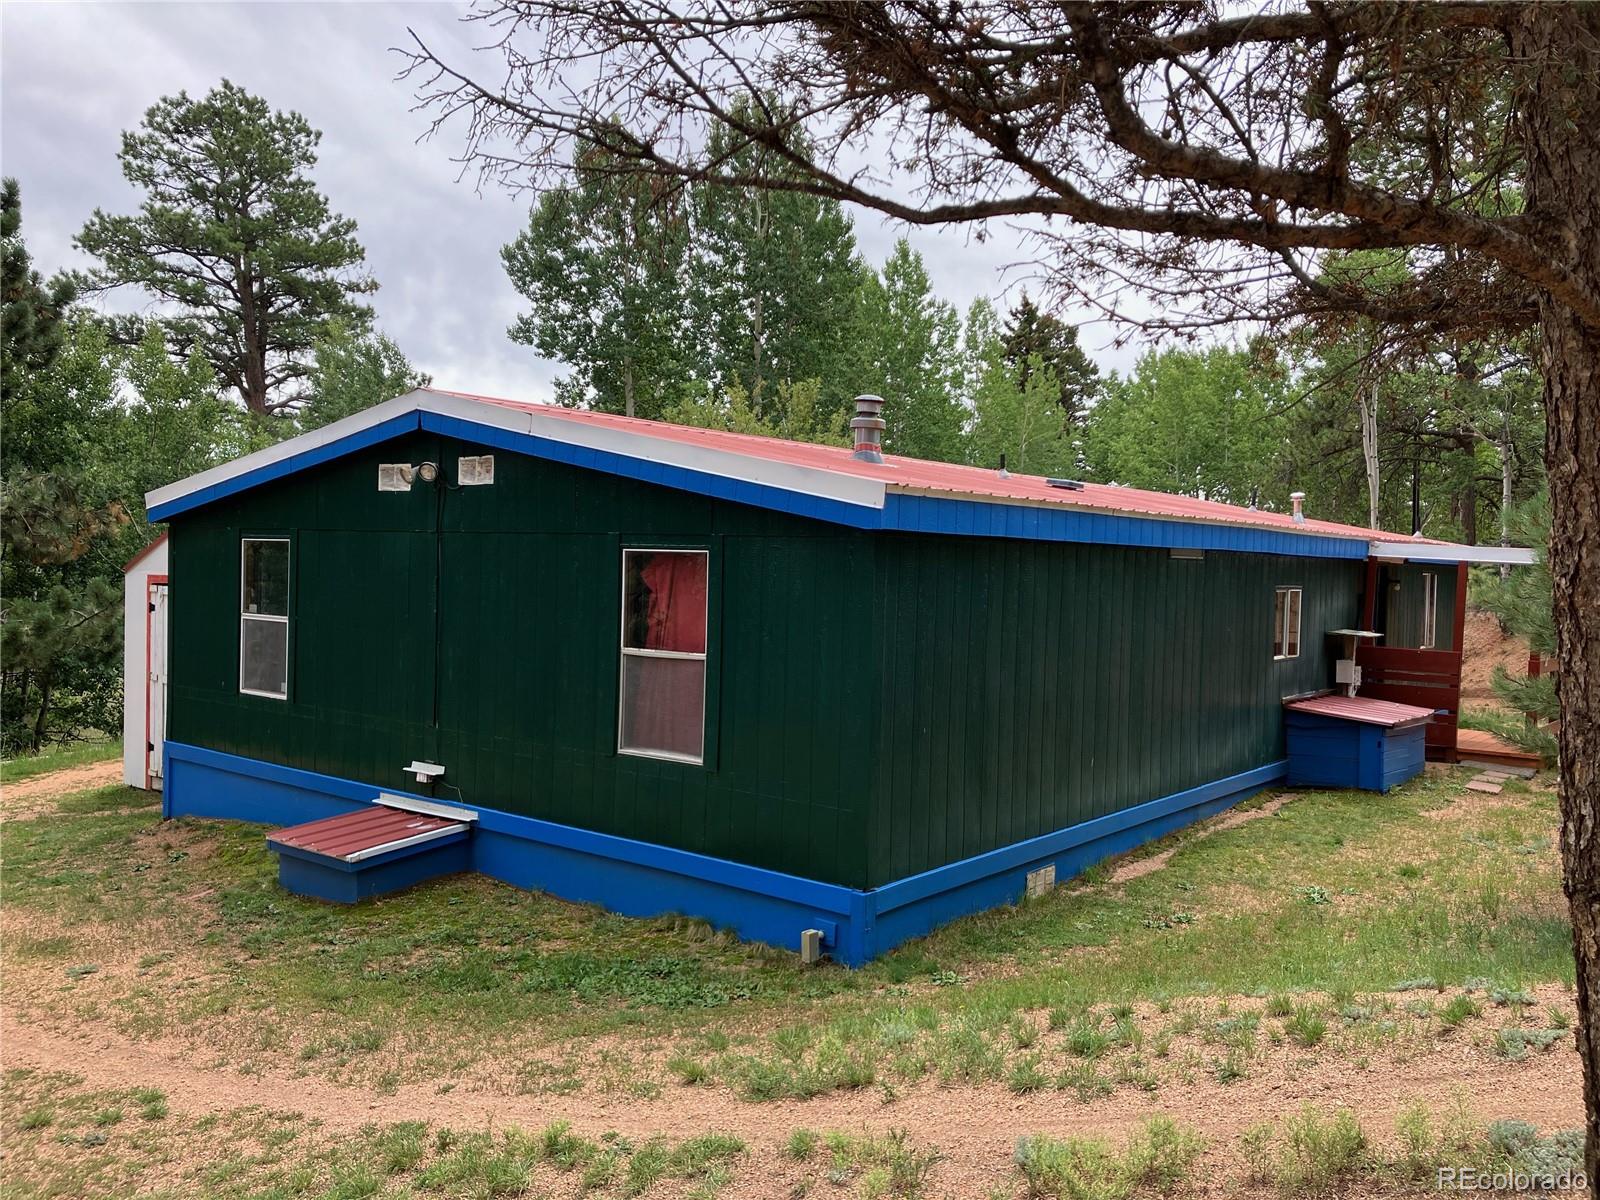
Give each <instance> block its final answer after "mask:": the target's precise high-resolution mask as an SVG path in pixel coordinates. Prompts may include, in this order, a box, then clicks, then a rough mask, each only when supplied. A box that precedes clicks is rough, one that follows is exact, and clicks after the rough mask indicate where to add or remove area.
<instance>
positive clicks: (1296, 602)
mask: <svg viewBox="0 0 1600 1200" xmlns="http://www.w3.org/2000/svg"><path fill="white" fill-rule="evenodd" d="M1272 657H1273V658H1299V657H1300V589H1299V588H1297V587H1281V588H1279V589H1278V591H1277V595H1276V596H1275V597H1274V600H1273V605H1272Z"/></svg>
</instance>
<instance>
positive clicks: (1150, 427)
mask: <svg viewBox="0 0 1600 1200" xmlns="http://www.w3.org/2000/svg"><path fill="white" fill-rule="evenodd" d="M1286 391H1287V381H1286V379H1285V375H1284V370H1283V367H1282V365H1281V364H1280V363H1279V362H1278V360H1277V359H1276V357H1275V356H1274V355H1273V354H1271V353H1270V351H1267V350H1265V349H1262V348H1260V347H1257V348H1254V349H1252V350H1230V349H1227V348H1225V347H1213V348H1212V349H1209V350H1204V351H1197V350H1176V349H1174V350H1164V351H1160V352H1154V351H1152V352H1151V353H1148V354H1146V355H1145V356H1144V357H1143V358H1141V359H1140V360H1139V363H1138V365H1137V366H1136V367H1135V368H1134V370H1133V373H1132V374H1131V375H1129V376H1128V377H1127V378H1126V379H1122V378H1118V377H1115V376H1113V377H1112V379H1111V380H1110V381H1109V382H1108V383H1107V385H1106V388H1105V395H1104V397H1103V398H1102V399H1101V401H1100V402H1099V403H1098V404H1097V405H1096V406H1095V407H1094V409H1093V410H1092V411H1091V412H1090V414H1089V418H1088V421H1087V424H1086V427H1085V430H1084V457H1085V460H1086V464H1087V470H1088V473H1089V476H1090V477H1091V478H1093V479H1096V480H1099V481H1101V482H1105V483H1120V484H1123V485H1125V486H1128V487H1140V488H1150V489H1153V490H1156V491H1164V492H1174V493H1177V494H1179V495H1185V496H1203V497H1205V498H1207V499H1211V500H1221V501H1224V502H1226V503H1229V504H1241V505H1246V504H1249V503H1251V500H1252V498H1253V497H1255V498H1259V500H1260V502H1261V503H1262V505H1263V506H1264V507H1273V508H1284V507H1287V499H1288V493H1289V491H1291V490H1292V489H1291V488H1290V487H1289V486H1287V483H1286V481H1285V480H1283V479H1282V478H1281V476H1280V475H1279V472H1278V461H1279V459H1280V457H1281V455H1282V452H1283V446H1284V435H1283V422H1282V417H1281V409H1282V407H1283V405H1284V403H1285V396H1286Z"/></svg>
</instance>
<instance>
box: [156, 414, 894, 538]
mask: <svg viewBox="0 0 1600 1200" xmlns="http://www.w3.org/2000/svg"><path fill="white" fill-rule="evenodd" d="M409 413H433V414H437V415H439V416H446V417H454V418H457V419H459V420H461V421H464V422H467V423H468V424H472V425H480V426H485V427H488V428H492V429H502V430H506V431H508V432H511V433H520V434H526V435H528V436H530V437H539V438H544V439H546V440H548V441H553V442H560V443H563V444H566V445H570V446H578V447H582V448H585V449H590V450H596V451H600V452H603V453H609V454H615V455H618V456H621V457H625V458H633V459H638V460H640V461H643V462H655V463H663V464H665V465H668V466H674V467H680V468H683V469H684V470H689V471H698V472H700V473H702V474H707V475H715V476H719V477H722V478H725V479H734V480H738V481H740V482H744V483H752V484H758V485H761V486H765V487H771V488H776V489H778V490H780V491H785V492H794V493H797V494H800V495H806V496H817V497H821V498H824V499H828V500H834V501H837V502H840V503H843V504H850V505H855V506H857V507H863V508H872V509H880V510H881V509H882V508H883V500H884V492H885V488H884V484H883V483H882V482H881V481H879V480H875V479H867V478H863V477H861V476H858V475H851V474H848V473H845V472H842V471H829V470H826V469H824V468H820V467H809V466H801V465H798V464H794V463H782V462H773V461H771V460H769V459H765V458H762V457H760V456H758V455H753V454H738V453H734V452H732V451H728V450H722V449H718V448H716V447H711V446H696V445H693V444H690V443H686V442H680V441H678V440H676V439H673V438H664V437H655V436H652V435H650V434H649V433H643V432H634V431H632V430H623V429H613V428H609V427H606V426H598V425H589V424H586V423H584V422H582V421H573V420H567V419H564V418H562V417H554V416H546V415H544V414H542V413H538V412H531V411H529V410H528V409H525V408H512V407H509V406H508V405H504V404H495V403H492V402H490V401H486V400H474V399H469V398H467V397H465V396H452V395H449V394H447V393H444V392H436V391H433V390H432V389H430V388H417V389H415V390H413V391H410V392H407V393H406V394H405V395H403V396H397V397H395V398H394V399H393V400H386V401H384V402H383V403H382V404H378V405H374V406H373V407H372V408H369V409H365V410H363V411H362V412H359V413H356V414H354V415H353V416H349V417H345V418H343V419H342V420H339V421H335V422H333V423H332V424H330V425H325V426H323V427H322V428H321V429H314V430H312V431H310V432H309V433H302V434H300V435H299V436H298V437H292V438H289V439H288V440H287V441H283V442H279V443H278V444H277V445H275V446H268V447H267V448H266V449H264V450H257V451H255V452H254V453H253V454H246V455H245V456H244V457H242V458H237V459H234V460H233V461H232V462H227V463H223V464H222V465H221V466H217V467H212V468H210V469H209V470H205V471H201V472H199V473H198V474H196V475H191V476H189V477H188V478H186V479H180V480H178V481H177V482H176V483H169V484H167V485H166V486H164V487H159V488H156V489H154V490H153V491H151V492H148V493H147V494H146V495H145V506H146V508H158V507H161V506H163V505H166V504H170V503H172V502H173V501H176V500H182V499H183V498H184V497H186V496H190V495H193V494H194V493H196V492H200V491H204V490H205V489H207V488H211V487H216V486H217V485H219V484H225V483H227V482H228V481H229V480H232V479H237V478H239V477H240V476H242V475H247V474H249V473H251V472H253V471H258V470H261V469H262V468H264V467H270V466H272V465H274V464H275V463H280V462H284V461H286V460H288V459H292V458H294V457H296V456H297V455H301V454H305V453H307V452H309V451H313V450H316V449H318V448H320V447H322V446H326V445H330V444H332V443H334V442H338V441H340V440H342V439H344V438H347V437H350V436H352V435H354V434H359V433H362V432H364V431H366V430H368V429H371V428H373V427H374V426H378V425H382V424H383V423H384V422H385V421H389V420H392V419H393V418H395V417H399V416H405V415H407V414H409Z"/></svg>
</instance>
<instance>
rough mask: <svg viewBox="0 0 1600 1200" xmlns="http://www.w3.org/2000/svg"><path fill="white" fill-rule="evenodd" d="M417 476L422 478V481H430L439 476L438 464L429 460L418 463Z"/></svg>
mask: <svg viewBox="0 0 1600 1200" xmlns="http://www.w3.org/2000/svg"><path fill="white" fill-rule="evenodd" d="M417 478H418V479H420V480H422V482H423V483H432V482H433V481H434V480H436V479H438V478H439V464H438V463H431V462H425V463H418V464H417Z"/></svg>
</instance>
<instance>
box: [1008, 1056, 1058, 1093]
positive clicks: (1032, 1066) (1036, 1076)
mask: <svg viewBox="0 0 1600 1200" xmlns="http://www.w3.org/2000/svg"><path fill="white" fill-rule="evenodd" d="M1006 1086H1007V1087H1009V1088H1010V1089H1011V1090H1012V1091H1013V1092H1016V1093H1017V1095H1019V1096H1025V1095H1027V1094H1028V1093H1029V1092H1037V1091H1042V1090H1043V1089H1045V1088H1047V1087H1049V1086H1050V1078H1049V1076H1047V1075H1046V1074H1045V1073H1044V1072H1043V1071H1041V1070H1040V1069H1039V1056H1038V1055H1037V1054H1029V1055H1026V1056H1025V1057H1023V1058H1019V1059H1017V1061H1016V1062H1014V1063H1012V1064H1011V1073H1010V1075H1009V1076H1007V1078H1006Z"/></svg>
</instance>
